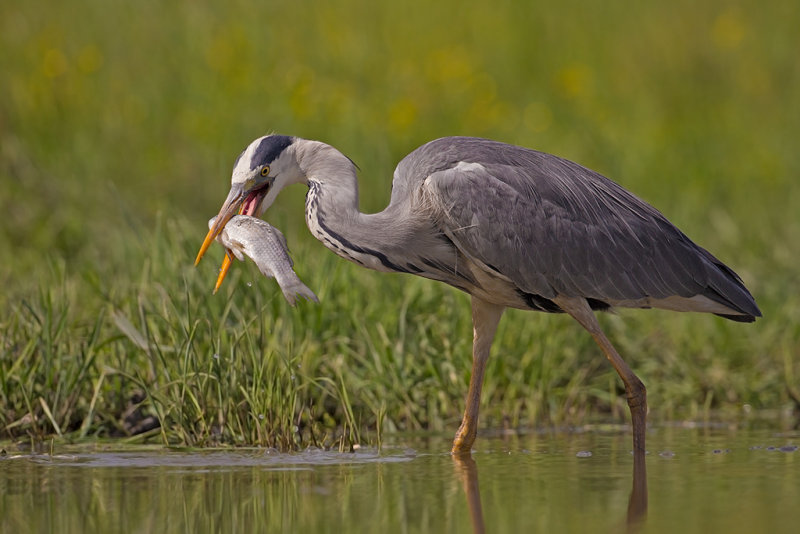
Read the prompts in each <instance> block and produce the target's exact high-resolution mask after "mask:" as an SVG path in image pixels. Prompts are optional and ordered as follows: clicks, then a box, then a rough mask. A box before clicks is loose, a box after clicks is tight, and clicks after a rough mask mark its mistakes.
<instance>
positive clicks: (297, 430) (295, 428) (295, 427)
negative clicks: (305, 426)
mask: <svg viewBox="0 0 800 534" xmlns="http://www.w3.org/2000/svg"><path fill="white" fill-rule="evenodd" d="M299 431H300V429H299V428H298V427H297V425H294V426H293V427H292V432H299Z"/></svg>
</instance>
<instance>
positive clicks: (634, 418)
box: [553, 296, 647, 454]
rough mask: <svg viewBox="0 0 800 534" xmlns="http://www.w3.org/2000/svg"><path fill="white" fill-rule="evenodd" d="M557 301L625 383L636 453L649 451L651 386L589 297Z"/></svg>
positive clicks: (558, 299)
mask: <svg viewBox="0 0 800 534" xmlns="http://www.w3.org/2000/svg"><path fill="white" fill-rule="evenodd" d="M553 302H555V303H556V304H558V306H559V307H560V308H561V309H562V310H564V311H565V312H567V313H568V314H570V315H571V316H572V317H573V318H574V319H575V320H576V321H578V322H579V323H580V324H581V326H583V327H584V328H585V329H586V330H588V331H589V333H590V334H591V335H592V337H593V338H594V340H595V342H596V343H597V344H598V345H600V348H601V349H602V351H603V354H605V356H606V358H608V361H610V362H611V365H612V366H614V369H615V370H616V371H617V374H618V375H619V376H620V378H621V379H622V382H623V383H624V384H625V393H626V396H627V398H628V407H629V408H630V410H631V424H632V426H633V451H634V453H642V454H643V453H644V451H645V445H644V441H645V437H644V435H645V427H646V425H647V390H646V389H645V387H644V384H643V383H642V381H641V380H639V377H638V376H636V374H635V373H634V372H633V371H632V370H631V368H630V367H628V364H626V363H625V361H624V360H623V359H622V357H621V356H620V355H619V353H617V351H616V349H614V347H613V346H612V345H611V342H610V341H609V340H608V338H607V337H606V335H605V334H604V333H603V330H602V329H601V328H600V323H598V322H597V317H595V316H594V312H592V309H591V308H590V307H589V303H588V302H587V301H586V299H584V298H581V297H563V296H558V297H556V298H554V299H553Z"/></svg>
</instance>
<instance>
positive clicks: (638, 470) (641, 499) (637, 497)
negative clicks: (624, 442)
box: [627, 451, 647, 532]
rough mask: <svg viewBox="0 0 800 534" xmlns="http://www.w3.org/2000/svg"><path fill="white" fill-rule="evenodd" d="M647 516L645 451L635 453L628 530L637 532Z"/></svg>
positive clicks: (629, 500)
mask: <svg viewBox="0 0 800 534" xmlns="http://www.w3.org/2000/svg"><path fill="white" fill-rule="evenodd" d="M646 518H647V464H646V462H645V453H644V451H636V453H635V454H634V455H633V485H632V487H631V496H630V498H629V499H628V516H627V525H628V532H637V531H638V529H639V528H640V527H641V526H642V525H643V524H644V520H645V519H646Z"/></svg>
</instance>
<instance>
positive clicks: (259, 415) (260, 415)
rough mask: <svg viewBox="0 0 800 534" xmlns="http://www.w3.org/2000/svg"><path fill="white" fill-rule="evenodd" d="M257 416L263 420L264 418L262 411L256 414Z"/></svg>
mask: <svg viewBox="0 0 800 534" xmlns="http://www.w3.org/2000/svg"><path fill="white" fill-rule="evenodd" d="M258 418H259V419H261V420H262V421H263V420H264V414H263V413H260V414H258Z"/></svg>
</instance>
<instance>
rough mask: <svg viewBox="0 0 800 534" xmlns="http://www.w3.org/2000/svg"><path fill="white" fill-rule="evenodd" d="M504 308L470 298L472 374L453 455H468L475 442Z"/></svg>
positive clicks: (454, 442)
mask: <svg viewBox="0 0 800 534" xmlns="http://www.w3.org/2000/svg"><path fill="white" fill-rule="evenodd" d="M503 310H505V307H503V306H498V305H497V304H490V303H488V302H486V301H483V300H481V299H479V298H477V297H475V296H473V297H472V328H473V341H472V376H471V378H470V380H469V392H468V393H467V406H466V408H465V410H464V418H463V419H462V420H461V426H460V427H459V428H458V432H456V438H455V440H454V441H453V449H452V451H451V452H452V453H453V454H458V455H464V454H469V453H470V451H471V450H472V444H473V443H474V442H475V436H476V435H477V434H478V409H479V408H480V403H481V387H482V386H483V374H484V371H485V370H486V362H487V361H488V360H489V350H490V349H491V347H492V341H494V334H495V332H497V324H498V323H499V322H500V317H501V316H502V315H503Z"/></svg>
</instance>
